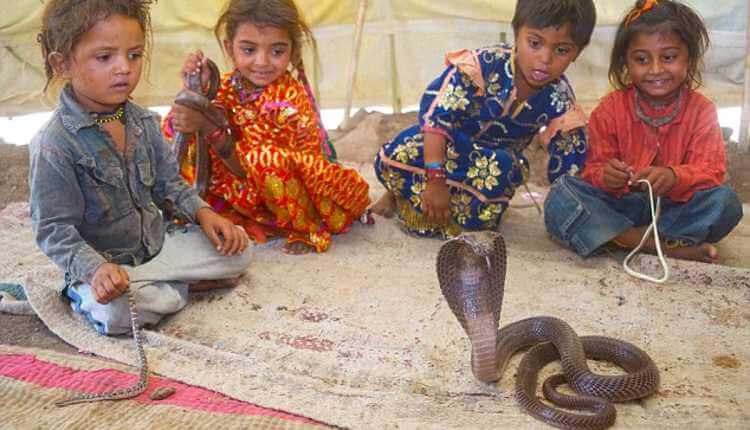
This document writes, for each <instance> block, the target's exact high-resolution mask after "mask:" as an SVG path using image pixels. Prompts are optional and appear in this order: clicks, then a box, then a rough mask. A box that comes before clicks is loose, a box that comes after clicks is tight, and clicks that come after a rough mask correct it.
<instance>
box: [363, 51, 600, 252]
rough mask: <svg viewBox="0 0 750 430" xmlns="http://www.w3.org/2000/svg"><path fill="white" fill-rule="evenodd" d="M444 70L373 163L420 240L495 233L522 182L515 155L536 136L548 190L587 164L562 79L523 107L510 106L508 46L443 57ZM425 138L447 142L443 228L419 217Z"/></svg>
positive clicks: (579, 122) (524, 167) (579, 118)
mask: <svg viewBox="0 0 750 430" xmlns="http://www.w3.org/2000/svg"><path fill="white" fill-rule="evenodd" d="M446 64H447V66H448V67H447V69H446V70H445V71H444V72H443V73H442V75H440V77H438V78H437V79H436V80H435V81H434V82H432V83H431V84H430V85H429V87H428V88H427V90H426V91H425V93H424V95H423V96H422V101H421V105H420V110H419V124H418V125H415V126H413V127H410V128H408V129H406V130H404V131H402V132H401V133H400V134H399V135H398V136H396V138H395V139H393V140H392V141H390V142H388V143H386V144H385V145H384V146H383V147H382V148H381V150H380V153H379V154H378V156H377V157H376V160H375V171H376V173H377V176H378V178H379V180H380V182H382V183H383V185H384V186H385V187H386V188H387V189H388V190H389V191H391V192H392V193H393V195H394V196H395V197H396V203H397V211H398V216H399V218H400V219H401V221H403V222H404V224H405V226H406V229H407V231H409V232H410V233H413V234H416V235H419V236H442V237H452V236H455V235H457V234H459V233H460V232H461V231H463V230H485V229H493V230H494V229H496V228H497V227H498V226H499V224H500V221H501V220H502V216H503V213H504V212H505V210H506V208H507V207H508V202H509V200H510V199H511V198H512V197H513V194H514V193H515V190H516V187H518V186H519V185H521V184H523V182H524V181H525V179H526V178H527V177H528V169H529V167H528V166H529V163H528V160H527V159H526V157H524V155H523V153H522V151H523V150H524V149H525V148H526V147H527V146H528V145H529V143H530V142H531V141H532V139H533V138H534V136H535V135H536V134H537V133H540V137H541V138H542V140H543V142H545V143H546V144H547V150H548V151H549V155H550V160H549V165H548V177H549V180H550V181H551V182H552V181H554V180H555V179H556V178H557V177H558V176H560V175H562V174H564V173H572V174H575V173H576V172H578V171H579V170H580V169H581V168H582V167H583V164H584V161H585V159H586V134H585V128H584V127H583V126H584V125H585V116H584V115H583V113H582V111H581V110H580V108H579V107H578V106H577V105H576V103H575V98H574V95H573V91H572V89H571V88H570V85H569V84H568V81H567V79H565V77H561V78H559V79H557V80H555V81H553V82H551V83H550V84H548V85H547V86H545V87H544V88H543V89H542V90H541V91H539V92H538V93H537V94H535V95H534V96H532V97H531V98H529V99H528V100H525V101H524V100H517V99H516V90H515V85H514V78H513V75H514V70H513V69H514V67H513V64H514V52H513V48H512V47H511V46H508V45H498V46H493V47H488V48H482V49H477V50H473V51H469V50H463V51H458V52H454V53H450V54H448V55H447V56H446ZM425 132H429V133H438V134H441V135H443V136H444V137H445V138H446V157H445V161H446V164H445V169H446V173H447V183H448V186H449V190H450V193H451V214H452V221H453V222H452V223H451V225H449V226H438V225H436V224H433V223H430V222H429V221H428V220H427V219H426V218H425V217H424V216H423V214H422V210H421V193H422V191H424V189H425V186H426V177H425V170H424V159H423V150H424V134H423V133H425Z"/></svg>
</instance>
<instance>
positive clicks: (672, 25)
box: [609, 0, 711, 89]
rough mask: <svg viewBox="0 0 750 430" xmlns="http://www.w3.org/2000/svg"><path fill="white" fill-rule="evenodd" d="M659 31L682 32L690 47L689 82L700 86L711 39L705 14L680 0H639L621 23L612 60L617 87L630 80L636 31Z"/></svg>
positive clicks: (611, 76) (611, 78) (611, 71)
mask: <svg viewBox="0 0 750 430" xmlns="http://www.w3.org/2000/svg"><path fill="white" fill-rule="evenodd" d="M657 32H673V33H674V34H676V35H677V36H679V38H680V40H682V42H683V43H685V45H686V46H687V49H688V72H687V82H688V86H689V87H690V88H691V89H696V88H699V87H700V86H701V85H702V84H703V78H702V75H701V68H702V67H703V55H704V54H705V53H706V51H707V50H708V47H709V45H710V43H711V42H710V39H709V36H708V30H707V29H706V25H705V24H704V23H703V20H702V19H701V17H700V16H698V14H697V13H696V12H695V11H694V10H693V9H691V8H690V7H689V6H687V5H684V4H682V3H679V2H677V1H672V0H659V1H656V2H654V1H653V0H638V1H637V2H636V3H635V5H633V7H632V8H631V9H630V10H629V11H628V13H627V14H626V15H625V17H624V18H623V19H622V21H621V22H620V25H619V26H618V27H617V33H616V35H615V44H614V46H613V47H612V57H611V59H610V62H609V82H610V83H611V84H612V86H613V87H614V88H615V89H623V88H626V87H627V86H628V85H629V84H630V76H629V74H628V67H627V59H626V55H627V52H628V46H630V42H631V41H632V40H633V38H634V37H635V35H637V34H639V33H645V34H654V33H657Z"/></svg>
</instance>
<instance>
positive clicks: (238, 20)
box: [214, 0, 315, 70]
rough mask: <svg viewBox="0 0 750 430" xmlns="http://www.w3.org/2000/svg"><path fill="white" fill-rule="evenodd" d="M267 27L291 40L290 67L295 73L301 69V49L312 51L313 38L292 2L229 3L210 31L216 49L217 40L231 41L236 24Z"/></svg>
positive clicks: (238, 0)
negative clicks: (308, 46)
mask: <svg viewBox="0 0 750 430" xmlns="http://www.w3.org/2000/svg"><path fill="white" fill-rule="evenodd" d="M245 22H250V23H253V24H256V25H270V26H272V27H278V28H281V29H284V30H286V31H287V33H289V38H290V39H292V61H291V62H292V66H293V67H294V68H295V69H297V70H299V69H301V68H303V65H302V45H303V44H304V43H305V42H308V43H310V44H311V45H312V46H313V49H315V38H314V37H313V34H312V31H311V30H310V26H309V25H308V24H307V23H306V22H305V21H304V19H302V16H301V15H300V13H299V10H298V9H297V6H296V5H295V4H294V1H293V0H231V1H230V2H229V4H228V5H227V7H226V9H225V10H224V13H222V15H221V16H220V17H219V20H218V21H217V23H216V27H214V34H215V35H216V40H218V41H219V45H222V43H221V40H222V39H224V40H229V41H232V40H234V37H235V36H236V34H237V28H238V27H239V26H240V24H243V23H245Z"/></svg>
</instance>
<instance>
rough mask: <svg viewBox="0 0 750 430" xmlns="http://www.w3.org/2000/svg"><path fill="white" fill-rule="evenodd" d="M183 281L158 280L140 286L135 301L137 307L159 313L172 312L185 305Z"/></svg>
mask: <svg viewBox="0 0 750 430" xmlns="http://www.w3.org/2000/svg"><path fill="white" fill-rule="evenodd" d="M187 292H188V286H187V284H185V283H181V282H180V283H175V284H172V283H167V282H160V283H158V284H152V285H148V286H145V287H143V288H140V289H139V290H138V296H137V297H136V303H137V304H138V307H139V309H142V310H145V311H148V312H153V313H155V314H159V315H167V314H173V313H175V312H177V311H179V310H181V309H182V308H184V307H185V305H187Z"/></svg>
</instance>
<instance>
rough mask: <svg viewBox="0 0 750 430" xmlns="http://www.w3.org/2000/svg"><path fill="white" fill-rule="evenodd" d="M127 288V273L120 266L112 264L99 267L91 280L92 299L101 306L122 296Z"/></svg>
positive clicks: (128, 283) (128, 279) (128, 282)
mask: <svg viewBox="0 0 750 430" xmlns="http://www.w3.org/2000/svg"><path fill="white" fill-rule="evenodd" d="M129 286H130V277H129V276H128V273H127V272H126V271H125V269H123V268H122V266H120V265H117V264H114V263H104V264H102V265H101V266H99V268H98V269H97V270H96V273H94V278H93V279H92V280H91V290H92V291H93V293H94V298H96V301H97V302H99V303H101V304H103V305H106V304H107V303H109V302H111V301H112V300H114V299H116V298H118V297H120V296H121V295H123V294H124V293H125V291H127V289H128V287H129Z"/></svg>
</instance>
